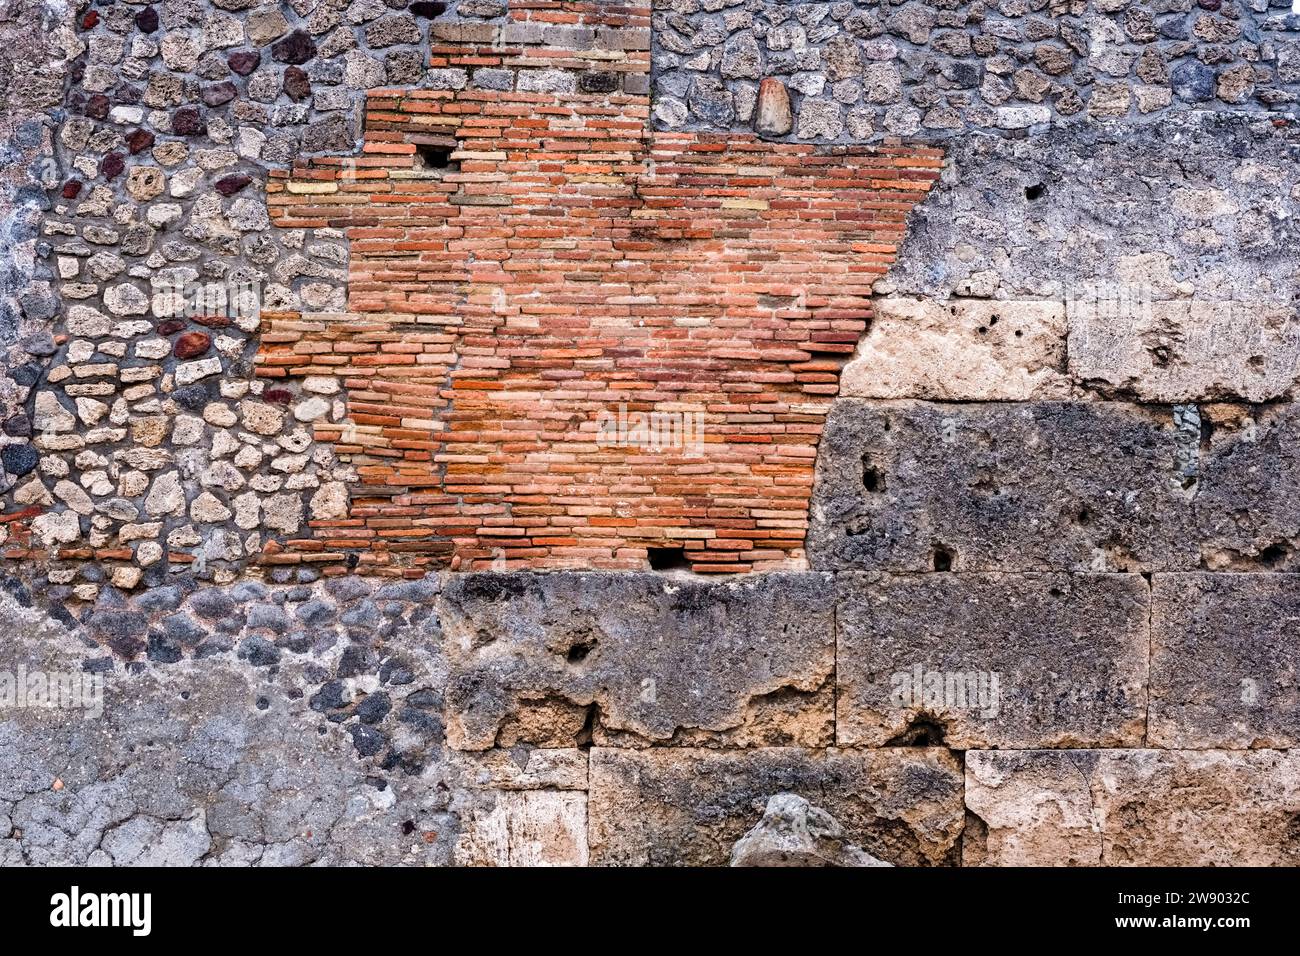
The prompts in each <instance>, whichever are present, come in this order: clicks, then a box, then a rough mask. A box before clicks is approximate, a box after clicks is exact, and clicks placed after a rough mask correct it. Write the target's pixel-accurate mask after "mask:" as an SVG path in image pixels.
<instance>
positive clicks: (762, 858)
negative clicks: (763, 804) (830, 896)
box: [731, 793, 893, 866]
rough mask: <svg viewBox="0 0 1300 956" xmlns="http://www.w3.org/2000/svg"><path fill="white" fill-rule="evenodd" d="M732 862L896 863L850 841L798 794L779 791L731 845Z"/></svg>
mask: <svg viewBox="0 0 1300 956" xmlns="http://www.w3.org/2000/svg"><path fill="white" fill-rule="evenodd" d="M731 865H732V866H893V864H892V863H886V862H885V861H884V860H878V859H876V858H875V857H874V856H872V855H871V854H870V853H866V852H864V851H863V850H861V849H860V848H858V847H856V846H854V845H853V844H851V843H849V842H847V840H846V839H845V837H844V828H843V827H842V826H840V824H839V822H838V821H837V820H836V819H835V818H834V817H833V816H831V815H830V814H829V813H827V812H826V811H825V810H823V809H821V808H820V807H814V806H812V805H811V804H810V803H809V802H808V801H807V800H805V799H804V798H803V797H801V796H799V795H798V794H793V793H778V794H776V795H775V796H774V797H771V798H769V799H768V801H767V809H765V810H764V811H763V819H761V820H759V821H758V823H756V824H754V828H753V829H752V830H750V831H749V832H748V833H746V834H745V835H744V836H743V837H741V838H740V839H739V840H737V841H736V845H735V846H734V847H732V848H731Z"/></svg>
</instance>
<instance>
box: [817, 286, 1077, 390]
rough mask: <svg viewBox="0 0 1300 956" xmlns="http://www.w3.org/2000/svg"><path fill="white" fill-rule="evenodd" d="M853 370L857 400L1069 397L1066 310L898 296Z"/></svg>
mask: <svg viewBox="0 0 1300 956" xmlns="http://www.w3.org/2000/svg"><path fill="white" fill-rule="evenodd" d="M872 312H873V315H872V320H871V327H870V329H869V330H868V331H867V334H866V335H865V336H864V337H863V339H862V341H861V342H860V343H859V345H858V351H857V354H856V355H855V356H854V358H853V360H852V361H851V362H850V363H849V364H848V365H847V366H846V367H845V369H844V373H843V377H842V378H841V382H840V394H841V395H844V396H851V397H855V398H925V399H932V400H937V401H1029V400H1032V399H1050V398H1065V397H1068V396H1069V394H1070V384H1069V381H1068V380H1067V379H1066V377H1065V375H1064V374H1063V373H1062V367H1063V366H1064V364H1065V309H1064V307H1063V306H1062V304H1061V303H1060V302H1051V301H1030V302H998V301H992V300H985V299H953V300H948V301H943V300H937V299H915V298H906V297H902V296H899V297H890V298H884V299H877V300H876V301H875V302H873V303H872Z"/></svg>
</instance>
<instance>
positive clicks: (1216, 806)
mask: <svg viewBox="0 0 1300 956" xmlns="http://www.w3.org/2000/svg"><path fill="white" fill-rule="evenodd" d="M1298 781H1300V753H1297V752H1295V751H1290V752H1287V751H1250V752H1230V751H1221V750H1165V751H1162V750H1074V751H1064V750H1022V751H985V750H974V751H970V752H968V753H967V754H966V807H967V809H968V811H969V813H968V816H967V824H966V832H965V835H964V836H963V838H962V863H963V865H965V866H1070V865H1073V866H1152V865H1155V864H1159V865H1161V866H1295V865H1296V864H1297V863H1298V862H1300V835H1298V834H1297V832H1296V826H1295V819H1296V814H1297V813H1298V812H1300V784H1298Z"/></svg>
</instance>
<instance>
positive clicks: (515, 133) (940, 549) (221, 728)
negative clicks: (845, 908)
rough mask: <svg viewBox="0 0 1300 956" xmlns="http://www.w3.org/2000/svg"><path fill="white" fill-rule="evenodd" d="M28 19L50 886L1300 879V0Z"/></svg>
mask: <svg viewBox="0 0 1300 956" xmlns="http://www.w3.org/2000/svg"><path fill="white" fill-rule="evenodd" d="M34 25H39V29H38V28H36V27H35V26H34ZM0 33H4V35H5V37H6V41H7V42H6V44H5V50H4V54H3V57H4V58H3V59H0V66H3V68H4V69H5V70H6V71H7V73H6V74H5V75H6V76H7V77H10V76H11V77H14V78H15V80H14V81H13V82H12V83H11V86H12V87H13V88H14V89H15V90H16V91H17V92H15V94H14V95H12V96H11V97H9V98H8V99H7V102H6V106H5V113H4V115H3V117H0V129H2V130H3V131H4V133H5V140H6V149H7V150H8V153H7V155H9V156H11V163H10V164H9V165H8V166H6V168H5V171H4V174H3V176H4V178H3V181H2V182H0V215H2V216H3V217H4V222H5V224H6V229H5V235H4V237H3V241H4V242H6V243H8V248H11V249H12V250H13V252H12V253H11V254H10V255H9V259H10V264H9V269H10V271H9V272H8V273H7V274H6V277H5V280H4V284H3V288H2V289H0V293H3V297H4V301H3V303H0V308H3V309H4V310H5V311H4V312H3V321H2V322H0V344H2V345H3V346H4V349H5V350H6V351H5V353H4V354H5V368H6V370H7V372H6V377H5V378H4V380H3V384H2V385H0V402H2V403H3V405H4V413H5V415H4V419H3V432H4V436H3V439H2V441H3V445H2V446H0V461H3V465H4V471H5V475H4V480H5V486H4V495H5V498H4V508H3V509H2V511H3V515H2V516H0V529H3V530H0V535H3V536H4V540H2V541H0V549H3V557H4V559H5V565H4V568H5V571H6V574H5V577H4V578H3V593H0V620H3V621H4V624H5V627H6V634H7V635H8V637H7V640H6V641H5V642H3V643H2V644H0V862H3V863H6V864H15V865H20V864H27V865H41V864H48V863H105V864H116V865H128V864H132V863H149V862H154V863H174V864H186V865H242V864H250V863H253V864H261V865H287V864H305V863H313V862H319V863H347V862H356V863H371V864H376V863H382V864H426V865H427V864H435V865H443V864H470V865H531V864H542V863H558V864H582V863H596V864H622V865H629V864H641V865H644V864H653V865H670V864H725V863H726V862H728V860H729V859H730V858H731V856H732V853H733V847H734V846H735V844H736V843H737V841H740V840H741V838H742V837H743V836H745V834H746V833H747V832H752V834H753V835H752V836H751V837H749V838H747V839H746V843H747V845H749V846H750V847H751V849H752V847H753V846H754V845H755V844H756V843H761V842H762V834H763V832H764V829H763V826H760V827H759V829H758V830H753V831H752V828H754V827H755V825H756V824H759V822H760V820H762V821H763V824H764V826H766V827H769V828H771V827H776V826H779V825H780V819H781V818H780V814H781V813H789V812H795V813H805V814H808V815H809V817H808V819H809V820H813V819H815V820H816V821H817V823H816V826H815V827H813V829H815V830H816V832H817V833H818V834H819V835H820V836H819V839H822V840H823V841H827V842H830V843H833V844H834V845H835V847H836V849H834V850H833V852H831V853H830V855H831V856H832V857H833V858H834V859H837V860H846V859H847V860H859V861H861V860H867V861H870V860H871V859H873V858H874V859H875V860H877V861H884V862H887V863H892V864H895V865H939V866H951V865H969V866H978V865H1008V864H1027V863H1032V864H1067V865H1098V864H1109V865H1125V864H1174V865H1188V864H1202V863H1213V864H1234V863H1235V864H1244V863H1254V864H1262V865H1294V864H1295V863H1296V862H1297V859H1298V858H1300V840H1298V839H1297V831H1296V826H1295V820H1296V818H1297V814H1298V813H1300V782H1298V781H1300V776H1298V775H1297V770H1296V767H1295V761H1294V760H1293V759H1292V757H1291V755H1290V753H1289V749H1288V748H1291V747H1292V745H1293V743H1294V741H1295V739H1296V737H1297V735H1298V734H1300V731H1298V730H1297V706H1296V693H1295V686H1294V684H1295V681H1294V674H1295V671H1296V667H1297V660H1296V657H1297V652H1296V650H1295V641H1294V634H1292V633H1291V630H1290V624H1289V622H1290V621H1291V620H1293V619H1294V618H1295V607H1294V606H1293V605H1294V604H1295V603H1296V602H1295V600H1294V598H1293V597H1292V595H1293V594H1294V593H1295V591H1296V581H1295V580H1293V578H1294V577H1295V572H1296V571H1297V570H1300V564H1298V563H1297V561H1298V560H1300V559H1297V557H1296V541H1297V538H1298V537H1300V516H1298V515H1300V512H1297V511H1296V508H1295V506H1294V504H1293V502H1294V501H1295V500H1297V497H1298V496H1297V494H1296V493H1295V488H1296V486H1297V485H1300V470H1298V466H1297V464H1296V459H1295V455H1294V454H1293V451H1292V449H1293V448H1294V446H1295V442H1294V441H1293V440H1292V439H1293V437H1294V435H1293V432H1294V431H1295V430H1296V425H1295V418H1296V412H1295V408H1294V404H1293V403H1294V397H1295V381H1296V377H1297V369H1298V368H1300V351H1298V350H1297V345H1298V344H1300V343H1298V342H1297V339H1296V336H1297V332H1296V326H1295V323H1294V319H1295V310H1296V304H1295V293H1294V292H1293V288H1294V286H1295V283H1296V279H1297V257H1296V254H1295V252H1294V247H1295V242H1294V236H1293V235H1292V233H1293V230H1294V227H1293V225H1292V223H1293V222H1294V221H1295V219H1296V215H1297V213H1300V210H1298V209H1297V208H1296V205H1297V200H1296V197H1297V196H1300V192H1297V190H1300V162H1298V160H1300V156H1298V154H1297V143H1296V134H1295V128H1294V117H1293V115H1292V110H1293V104H1292V97H1293V96H1294V94H1295V92H1296V83H1297V80H1298V79H1300V74H1297V73H1296V72H1295V69H1294V67H1295V62H1293V61H1295V60H1296V54H1295V50H1294V49H1293V47H1294V44H1295V43H1296V42H1297V41H1296V40H1294V39H1293V38H1294V37H1296V36H1297V35H1300V20H1297V19H1296V18H1293V17H1291V16H1289V5H1283V4H1280V3H1273V4H1270V3H1267V2H1264V0H1255V2H1245V3H1243V2H1235V3H1234V2H1226V0H1225V2H1220V0H1200V2H1197V3H1193V2H1191V0H1158V2H1151V3H1138V2H1129V0H1069V2H1060V3H1056V2H1048V0H1025V2H1012V0H1008V2H1000V3H977V2H970V3H964V2H956V0H954V2H934V3H930V2H919V0H910V2H897V3H896V2H865V0H862V2H848V0H835V2H810V3H803V4H787V3H780V2H774V0H767V2H759V0H736V2H730V3H728V2H725V0H701V2H697V0H663V2H658V0H656V2H655V3H654V5H653V6H652V7H632V6H618V5H614V4H608V3H603V2H552V0H523V2H511V3H508V4H507V3H504V2H502V3H497V2H488V0H460V2H459V3H452V4H443V3H425V2H414V3H408V2H406V0H382V2H380V0H373V2H372V0H353V2H351V3H345V2H342V0H338V2H334V0H322V2H318V3H314V2H311V0H303V2H297V0H294V2H292V3H278V2H259V0H214V2H213V3H212V4H208V3H206V2H205V0H191V2H185V0H175V2H165V3H155V4H145V3H125V2H121V0H119V2H116V3H105V4H98V3H86V4H82V5H79V6H73V5H70V6H66V7H64V6H60V5H57V4H50V5H46V6H39V7H38V6H36V5H33V4H26V5H22V4H20V5H19V6H16V7H14V8H13V10H12V12H11V11H10V10H8V9H6V11H5V13H4V16H3V17H0ZM1297 62H1300V61H1297ZM33 64H44V65H46V66H47V67H48V68H47V69H44V70H35V69H33V68H32V65H33ZM28 77H38V79H27V78H28ZM621 407H626V409H627V410H628V411H629V412H631V413H646V414H650V413H661V414H662V413H678V414H680V413H683V412H692V413H699V414H700V415H702V416H703V417H702V423H703V428H702V434H701V438H702V442H701V447H699V448H698V449H691V451H692V452H698V454H694V453H693V454H689V455H688V454H685V453H684V452H685V451H686V450H687V449H683V448H682V447H671V448H667V449H665V448H664V447H662V445H660V446H658V447H656V446H655V445H654V443H653V442H652V441H650V440H649V439H648V438H645V437H644V436H643V437H642V438H640V439H634V440H631V441H628V440H626V439H628V438H629V437H631V436H627V435H623V436H622V438H623V439H624V440H622V441H621V442H620V441H617V440H616V441H614V442H606V441H602V440H601V439H602V437H603V436H602V433H601V428H602V427H603V426H602V422H607V421H608V415H609V414H610V413H614V414H617V413H618V411H619V409H620V408H621ZM701 572H708V573H710V574H712V575H721V576H713V577H705V576H703V575H702V574H701ZM727 572H731V573H732V575H731V576H726V573H727ZM737 572H750V573H748V574H740V573H737ZM32 674H36V675H40V679H41V680H45V679H46V678H50V677H54V678H58V679H59V680H62V681H63V682H64V683H67V682H69V681H71V680H72V679H73V678H75V679H76V680H77V681H78V682H81V683H84V684H85V686H94V687H98V688H99V689H100V690H101V691H102V697H101V698H99V702H98V705H97V706H94V707H87V706H85V701H82V706H78V707H73V708H69V709H58V708H47V707H44V706H33V705H31V701H30V700H27V701H26V703H27V705H26V706H24V705H23V702H22V701H18V700H16V698H15V686H16V684H15V681H16V679H17V678H18V677H19V676H20V675H22V676H24V677H27V676H30V675H32ZM24 686H26V685H24ZM42 686H44V685H42ZM79 686H80V685H79ZM6 694H7V695H8V696H7V697H6V696H5V695H6ZM780 794H794V795H796V796H797V797H798V798H802V800H806V801H808V803H807V804H804V803H801V802H800V801H799V800H796V799H793V798H791V799H786V800H782V801H777V802H776V803H774V804H771V805H770V806H769V800H770V799H771V798H772V797H774V796H777V795H780ZM808 804H811V808H810V807H809V806H808ZM792 807H793V808H795V809H794V810H791V809H790V808H792ZM800 807H802V808H803V809H802V810H800V809H799V808H800ZM765 808H768V811H769V812H768V813H767V816H766V817H765V815H764V813H765ZM782 808H784V809H782ZM778 811H779V812H778ZM823 849H824V847H823ZM818 852H821V850H819V851H818ZM758 855H759V856H761V855H762V854H761V853H759V854H758Z"/></svg>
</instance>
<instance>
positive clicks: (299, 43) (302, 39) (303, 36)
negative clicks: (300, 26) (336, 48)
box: [271, 30, 316, 64]
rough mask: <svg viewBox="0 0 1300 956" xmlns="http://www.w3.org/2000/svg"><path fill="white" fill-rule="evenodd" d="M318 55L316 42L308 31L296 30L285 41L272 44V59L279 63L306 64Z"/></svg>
mask: <svg viewBox="0 0 1300 956" xmlns="http://www.w3.org/2000/svg"><path fill="white" fill-rule="evenodd" d="M315 55H316V41H315V40H313V39H312V38H311V34H310V33H308V32H307V31H306V30H294V31H293V32H292V33H290V34H289V35H288V36H287V37H285V38H284V39H283V40H276V41H275V43H273V44H271V57H272V59H274V60H275V61H276V62H277V63H293V64H302V63H306V62H307V61H308V60H310V59H311V58H312V57H314V56H315Z"/></svg>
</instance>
